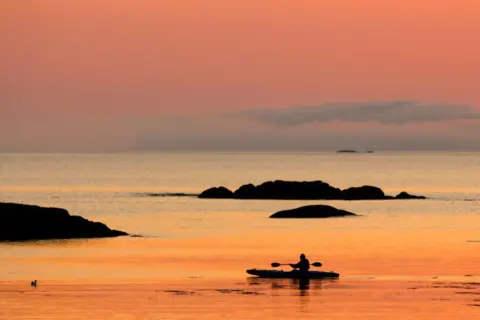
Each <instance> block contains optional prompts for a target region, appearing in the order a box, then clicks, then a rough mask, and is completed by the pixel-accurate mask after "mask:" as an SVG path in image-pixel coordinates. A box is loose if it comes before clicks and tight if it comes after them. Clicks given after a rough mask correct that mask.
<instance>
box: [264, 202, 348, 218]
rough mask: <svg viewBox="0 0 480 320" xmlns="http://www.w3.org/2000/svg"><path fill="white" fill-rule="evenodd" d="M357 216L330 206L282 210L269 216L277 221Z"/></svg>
mask: <svg viewBox="0 0 480 320" xmlns="http://www.w3.org/2000/svg"><path fill="white" fill-rule="evenodd" d="M346 216H357V215H356V214H355V213H353V212H349V211H345V210H341V209H337V208H334V207H332V206H325V205H310V206H303V207H299V208H295V209H290V210H283V211H279V212H276V213H274V214H272V215H271V216H270V218H277V219H286V218H293V219H310V218H331V217H346Z"/></svg>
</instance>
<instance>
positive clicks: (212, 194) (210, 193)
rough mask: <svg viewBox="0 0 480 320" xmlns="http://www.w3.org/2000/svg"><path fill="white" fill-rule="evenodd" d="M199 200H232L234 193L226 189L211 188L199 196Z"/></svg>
mask: <svg viewBox="0 0 480 320" xmlns="http://www.w3.org/2000/svg"><path fill="white" fill-rule="evenodd" d="M198 197H199V198H215V199H230V198H233V192H232V191H230V190H228V189H227V188H225V187H218V188H210V189H207V190H205V191H203V192H202V193H200V195H199V196H198Z"/></svg>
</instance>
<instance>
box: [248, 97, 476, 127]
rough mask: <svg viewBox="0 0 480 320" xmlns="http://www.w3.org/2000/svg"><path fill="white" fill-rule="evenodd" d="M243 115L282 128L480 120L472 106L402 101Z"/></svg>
mask: <svg viewBox="0 0 480 320" xmlns="http://www.w3.org/2000/svg"><path fill="white" fill-rule="evenodd" d="M239 114H241V115H244V116H246V117H248V118H251V119H254V120H258V121H260V122H264V123H269V124H274V125H279V126H295V125H301V124H306V123H314V122H319V123H324V122H330V121H340V122H358V123H362V122H378V123H380V124H387V125H388V124H393V125H402V124H409V123H422V122H441V121H449V120H471V119H480V112H479V111H478V110H475V108H474V107H472V106H468V105H460V104H447V103H429V102H421V101H402V100H398V101H373V102H368V101H367V102H331V103H324V104H321V105H318V106H298V107H292V108H287V109H250V110H245V111H241V112H240V113H239Z"/></svg>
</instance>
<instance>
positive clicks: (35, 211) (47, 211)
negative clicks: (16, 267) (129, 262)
mask: <svg viewBox="0 0 480 320" xmlns="http://www.w3.org/2000/svg"><path fill="white" fill-rule="evenodd" d="M125 235H128V234H127V233H125V232H123V231H118V230H111V229H109V228H108V227H107V226H106V225H104V224H103V223H100V222H93V221H89V220H87V219H84V218H82V217H79V216H71V215H70V214H69V213H68V211H67V210H65V209H60V208H46V207H39V206H33V205H25V204H16V203H0V241H28V240H49V239H74V238H106V237H118V236H125Z"/></svg>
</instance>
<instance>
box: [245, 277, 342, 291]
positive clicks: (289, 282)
mask: <svg viewBox="0 0 480 320" xmlns="http://www.w3.org/2000/svg"><path fill="white" fill-rule="evenodd" d="M336 281H337V280H336V279H328V280H327V279H275V278H256V277H250V278H247V283H248V285H250V286H258V285H263V286H268V285H269V286H270V288H271V290H272V291H278V290H293V291H294V292H297V291H298V292H299V294H300V295H301V296H305V295H308V294H309V290H319V289H322V288H323V286H324V284H325V283H327V282H328V283H333V282H336Z"/></svg>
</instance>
